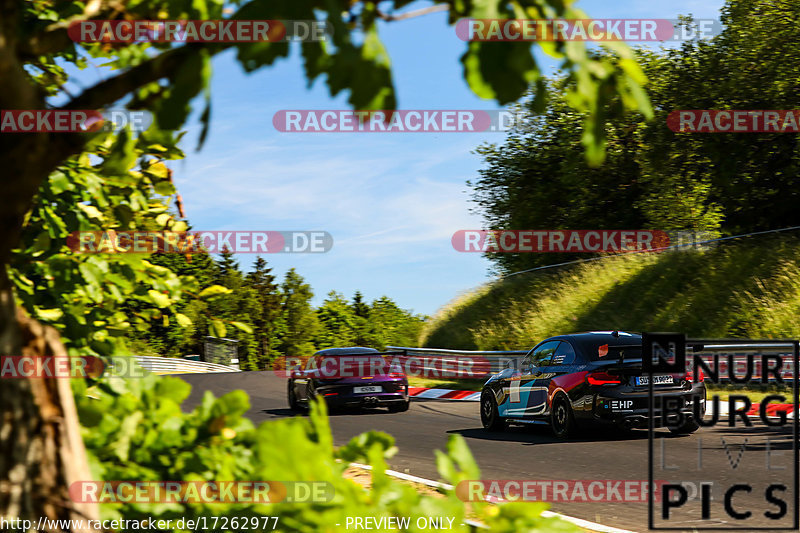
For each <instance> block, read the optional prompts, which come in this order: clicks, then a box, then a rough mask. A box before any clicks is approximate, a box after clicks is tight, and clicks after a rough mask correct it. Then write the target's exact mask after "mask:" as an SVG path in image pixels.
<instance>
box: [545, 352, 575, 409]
mask: <svg viewBox="0 0 800 533" xmlns="http://www.w3.org/2000/svg"><path fill="white" fill-rule="evenodd" d="M574 366H575V350H574V349H573V347H572V345H571V344H570V343H569V342H567V341H561V342H560V343H559V345H558V348H556V350H555V352H553V357H552V359H551V360H550V361H549V363H548V365H547V366H546V367H542V368H541V370H542V376H541V377H540V378H539V380H540V382H541V385H542V386H543V387H545V389H546V390H547V391H549V390H550V386H551V382H552V381H553V380H556V382H555V384H553V385H554V386H557V385H559V384H560V381H561V380H558V377H559V376H563V375H564V374H568V373H570V372H572V370H573V367H574ZM549 413H550V406H549V404H548V405H547V408H546V409H545V411H544V413H542V414H545V415H547V414H549Z"/></svg>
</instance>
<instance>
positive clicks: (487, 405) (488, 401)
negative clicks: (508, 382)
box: [481, 389, 506, 431]
mask: <svg viewBox="0 0 800 533" xmlns="http://www.w3.org/2000/svg"><path fill="white" fill-rule="evenodd" d="M481 422H482V423H483V427H484V429H488V430H489V431H504V430H505V429H506V423H505V420H503V419H502V418H500V413H499V412H498V410H497V399H496V398H495V397H494V393H493V392H492V391H490V390H489V389H486V390H484V391H483V394H481Z"/></svg>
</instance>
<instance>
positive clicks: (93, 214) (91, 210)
mask: <svg viewBox="0 0 800 533" xmlns="http://www.w3.org/2000/svg"><path fill="white" fill-rule="evenodd" d="M78 208H79V209H80V210H81V211H83V212H84V213H86V216H88V217H89V218H92V219H95V220H99V221H101V222H102V221H103V220H105V217H104V216H103V213H101V212H100V210H99V209H97V208H96V207H95V206H93V205H86V204H78Z"/></svg>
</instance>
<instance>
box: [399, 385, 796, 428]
mask: <svg viewBox="0 0 800 533" xmlns="http://www.w3.org/2000/svg"><path fill="white" fill-rule="evenodd" d="M408 395H409V396H411V397H412V398H423V399H426V400H460V401H464V402H478V401H480V399H481V393H480V392H479V391H469V390H452V389H429V388H427V387H409V388H408ZM711 404H712V402H711V399H710V398H709V399H708V400H706V410H708V409H709V408H710V407H711ZM778 411H785V412H786V418H787V419H789V420H792V419H794V416H795V413H794V405H793V404H790V403H772V404H769V405H768V406H767V417H769V418H777V417H778ZM719 414H720V416H727V415H728V401H727V400H720V401H719ZM760 414H761V404H759V403H754V404H753V406H752V407H750V410H749V411H748V412H747V416H749V417H758V416H760ZM706 416H709V414H708V413H706Z"/></svg>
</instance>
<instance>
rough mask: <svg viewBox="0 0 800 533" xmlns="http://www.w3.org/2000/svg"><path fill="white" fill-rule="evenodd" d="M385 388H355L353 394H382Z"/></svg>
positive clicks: (377, 386)
mask: <svg viewBox="0 0 800 533" xmlns="http://www.w3.org/2000/svg"><path fill="white" fill-rule="evenodd" d="M382 390H383V387H381V386H380V385H372V386H369V387H353V392H354V393H356V394H368V393H372V392H381V391H382Z"/></svg>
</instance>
